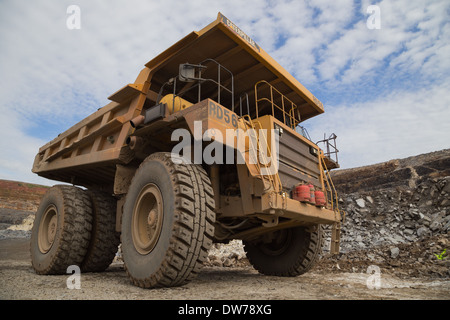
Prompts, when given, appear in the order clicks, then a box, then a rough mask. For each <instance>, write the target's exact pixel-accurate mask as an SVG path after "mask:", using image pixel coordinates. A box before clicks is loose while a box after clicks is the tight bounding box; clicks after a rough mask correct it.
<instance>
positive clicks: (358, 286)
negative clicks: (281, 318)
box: [0, 239, 450, 300]
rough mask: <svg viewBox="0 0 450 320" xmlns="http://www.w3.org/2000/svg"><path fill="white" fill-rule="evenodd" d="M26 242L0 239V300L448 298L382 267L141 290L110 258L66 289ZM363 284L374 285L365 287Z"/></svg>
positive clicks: (218, 272) (222, 278) (224, 270)
mask: <svg viewBox="0 0 450 320" xmlns="http://www.w3.org/2000/svg"><path fill="white" fill-rule="evenodd" d="M28 247H29V240H28V239H2V240H0V299H38V300H40V299H56V300H68V299H83V300H84V299H107V300H108V299H117V300H119V299H178V300H190V299H207V300H210V299H214V300H217V299H243V300H253V299H260V300H285V299H288V300H305V299H327V300H333V299H408V300H410V299H425V300H430V299H445V300H449V299H450V280H449V279H435V280H432V279H429V278H428V279H420V278H410V279H400V278H397V277H396V276H395V275H392V274H387V273H386V274H385V273H383V269H381V270H380V274H379V280H380V281H379V282H376V281H374V280H376V278H374V277H376V276H377V275H376V274H372V275H370V274H367V273H349V272H341V273H328V272H324V271H323V270H321V269H320V268H319V270H316V271H314V270H313V271H312V272H310V273H308V274H305V275H302V276H299V277H295V278H280V277H269V276H263V275H260V274H258V273H257V272H256V271H255V270H254V269H253V268H252V267H238V268H230V267H205V268H204V269H203V271H202V273H201V274H200V275H199V277H198V278H197V279H196V280H194V281H193V282H191V283H189V284H187V285H185V286H182V287H176V288H163V289H154V290H144V289H141V288H138V287H135V286H133V285H132V284H131V283H130V281H129V279H128V277H127V275H126V273H125V271H124V269H123V265H122V264H121V263H114V264H112V265H111V266H110V267H109V268H108V269H107V270H106V272H103V273H87V274H81V276H80V289H69V288H68V286H67V280H68V279H69V278H70V277H71V274H67V275H60V276H39V275H36V274H35V273H34V271H33V269H32V267H31V263H30V259H29V253H28ZM370 277H372V278H370ZM368 280H369V281H368ZM73 283H75V282H72V284H73ZM368 283H369V287H370V286H372V287H373V286H375V287H377V286H378V287H379V289H370V288H369V287H368ZM69 286H70V284H69Z"/></svg>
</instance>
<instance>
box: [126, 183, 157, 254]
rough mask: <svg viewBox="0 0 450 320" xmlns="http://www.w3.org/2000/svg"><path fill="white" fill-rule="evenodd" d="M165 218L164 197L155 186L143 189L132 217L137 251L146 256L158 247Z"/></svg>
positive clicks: (134, 242) (150, 185) (148, 185)
mask: <svg viewBox="0 0 450 320" xmlns="http://www.w3.org/2000/svg"><path fill="white" fill-rule="evenodd" d="M163 218H164V211H163V201H162V195H161V191H160V190H159V188H158V187H157V186H156V185H154V184H152V183H151V184H147V185H146V186H145V187H144V188H142V190H141V192H140V193H139V196H138V198H137V200H136V204H135V206H134V209H133V217H132V221H131V224H132V232H131V233H132V238H133V244H134V247H135V248H136V250H137V251H138V252H139V253H140V254H142V255H146V254H148V253H150V252H151V251H152V250H153V248H154V247H155V246H156V244H157V243H158V240H159V235H160V234H161V228H162V223H163Z"/></svg>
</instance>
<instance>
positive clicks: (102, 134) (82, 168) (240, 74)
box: [32, 13, 324, 187]
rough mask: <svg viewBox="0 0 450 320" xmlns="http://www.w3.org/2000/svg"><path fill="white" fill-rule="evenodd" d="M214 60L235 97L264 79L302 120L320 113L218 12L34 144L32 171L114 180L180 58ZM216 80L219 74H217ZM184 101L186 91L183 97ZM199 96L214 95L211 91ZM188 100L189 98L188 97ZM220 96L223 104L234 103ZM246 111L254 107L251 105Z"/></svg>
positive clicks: (68, 178) (83, 180) (94, 181)
mask: <svg viewBox="0 0 450 320" xmlns="http://www.w3.org/2000/svg"><path fill="white" fill-rule="evenodd" d="M205 59H214V60H215V61H217V62H219V63H220V64H221V65H223V66H225V67H226V68H227V69H228V70H229V71H230V72H231V73H233V75H234V91H235V92H236V93H237V94H236V95H235V98H234V99H239V96H240V95H241V94H244V93H245V94H247V96H249V98H250V100H252V101H253V100H254V98H255V97H254V95H255V90H253V88H254V85H255V83H256V82H257V81H259V80H261V79H264V80H265V81H267V82H268V83H269V84H270V85H271V86H273V87H275V88H276V89H277V90H278V91H279V92H280V93H281V94H283V95H284V96H286V97H288V98H289V100H290V101H292V102H293V103H295V104H296V106H298V109H299V110H300V114H301V121H304V120H306V119H308V118H311V117H314V116H316V115H318V114H320V113H323V111H324V110H323V106H322V103H321V102H320V101H319V100H318V99H317V98H316V97H314V95H313V94H311V93H310V92H309V91H308V90H307V89H306V88H305V87H304V86H303V85H302V84H300V83H299V82H298V81H297V80H296V79H295V78H294V77H293V76H292V75H290V74H289V73H288V72H287V71H286V70H285V69H283V68H282V67H281V66H280V65H279V64H278V63H277V62H276V61H275V60H274V59H273V58H271V57H270V56H269V55H268V54H267V53H266V52H265V51H264V50H263V49H262V48H261V47H260V46H259V45H258V44H257V43H256V42H255V41H254V40H252V39H251V38H250V37H249V36H247V35H246V34H245V33H243V32H242V31H241V30H240V29H239V28H238V27H236V26H235V25H234V24H233V23H232V22H231V21H230V20H228V19H227V18H226V17H225V16H223V15H222V14H221V13H219V14H218V17H217V19H216V20H215V21H214V22H212V23H211V24H209V25H208V26H207V27H205V28H204V29H202V30H200V31H198V32H192V33H190V34H188V35H187V36H186V37H184V38H183V39H181V40H180V41H178V42H177V43H175V44H174V45H172V46H171V47H170V48H168V49H167V50H165V51H164V52H162V53H161V54H159V55H158V56H157V57H155V58H154V59H152V60H150V61H149V62H148V63H147V64H145V68H144V69H142V71H141V72H140V74H139V75H138V77H137V79H136V80H135V82H134V83H133V84H128V85H126V86H124V87H123V88H121V89H120V90H118V91H117V92H115V93H114V94H112V95H111V96H110V97H109V99H110V100H111V101H112V102H111V103H109V104H108V105H106V106H104V107H103V108H101V109H99V110H98V111H96V112H94V113H93V114H91V115H90V116H88V117H87V118H85V119H84V120H82V121H81V122H79V123H77V124H76V125H74V126H73V127H71V128H70V129H68V130H67V131H65V132H63V133H61V134H60V135H58V137H56V138H55V139H53V140H52V141H50V142H49V143H47V144H45V145H44V146H42V147H41V148H40V149H39V152H38V154H37V155H36V158H35V161H34V165H33V169H32V171H33V172H35V173H37V174H38V175H40V176H42V177H46V178H49V179H53V180H59V181H63V182H68V183H73V184H78V185H83V186H86V187H92V186H95V187H98V186H102V185H108V184H109V185H111V184H112V182H114V178H115V171H116V166H117V165H120V164H128V163H130V162H131V161H133V152H132V151H131V150H130V148H129V147H128V145H127V144H126V139H127V137H129V135H130V134H132V133H133V130H134V128H133V127H132V126H131V124H130V120H132V119H133V118H135V117H136V116H139V115H140V114H142V113H143V111H145V110H146V109H148V108H150V107H152V106H154V105H155V103H156V102H157V100H158V92H159V91H160V89H161V87H162V86H163V84H164V82H166V81H167V79H168V78H170V77H176V76H177V75H178V72H179V65H180V64H181V63H185V62H189V63H200V62H202V61H204V60H205ZM219 79H220V77H219ZM186 98H187V99H188V100H189V94H187V97H186ZM204 98H212V99H214V98H217V97H215V96H214V92H213V91H211V93H209V94H208V93H205V97H204ZM192 99H193V97H192ZM227 99H228V100H230V99H231V98H229V97H222V102H221V104H222V105H224V106H227V105H231V104H232V103H235V104H237V102H238V101H227ZM250 108H251V110H252V111H251V112H252V113H253V114H251V116H254V113H255V110H257V108H256V107H255V106H254V105H251V106H250Z"/></svg>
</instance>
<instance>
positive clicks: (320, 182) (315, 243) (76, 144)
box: [31, 13, 342, 288]
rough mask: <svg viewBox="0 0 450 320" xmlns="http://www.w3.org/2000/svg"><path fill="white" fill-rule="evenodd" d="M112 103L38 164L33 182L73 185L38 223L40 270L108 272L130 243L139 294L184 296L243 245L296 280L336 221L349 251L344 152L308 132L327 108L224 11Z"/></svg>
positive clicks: (258, 263)
mask: <svg viewBox="0 0 450 320" xmlns="http://www.w3.org/2000/svg"><path fill="white" fill-rule="evenodd" d="M109 99H110V100H111V101H112V102H111V103H109V104H107V105H106V106H104V107H103V108H101V109H99V110H98V111H96V112H95V113H93V114H92V115H90V116H89V117H87V118H86V119H84V120H82V121H81V122H79V123H78V124H76V125H74V126H73V127H71V128H70V129H68V130H67V131H65V132H63V133H61V134H60V135H59V136H58V137H57V138H55V139H54V140H52V141H50V142H49V143H47V144H46V145H44V146H43V147H41V148H40V149H39V153H38V154H37V156H36V158H35V161H34V165H33V172H35V173H37V174H38V175H40V176H42V177H46V178H49V179H53V180H58V181H63V182H66V183H69V184H71V185H56V186H54V187H52V188H51V189H50V190H49V191H48V193H47V194H46V195H45V196H44V197H43V199H42V202H41V205H40V207H39V210H38V211H37V213H36V219H35V223H34V227H33V231H32V238H31V256H32V265H33V267H34V269H35V271H36V272H37V273H39V274H61V273H66V271H67V268H68V266H70V265H77V266H79V267H80V269H81V272H89V271H103V270H105V269H106V268H107V267H108V265H109V264H110V263H111V261H112V260H113V258H114V256H115V253H116V252H117V246H118V245H119V243H121V250H122V256H123V260H124V263H125V269H126V272H127V274H128V275H129V277H130V278H131V280H132V282H133V283H134V284H135V285H138V286H140V287H145V288H150V287H161V286H175V285H181V284H184V283H186V282H188V281H189V280H191V279H193V278H194V277H195V276H196V275H197V274H198V272H199V270H200V268H201V266H202V264H203V262H204V261H205V260H206V259H207V255H208V249H209V248H210V246H211V245H212V243H213V242H227V241H229V240H231V239H242V240H243V243H244V246H245V251H246V254H247V257H248V259H249V261H250V262H251V263H252V265H253V266H254V267H255V268H256V269H257V270H258V271H259V272H261V273H263V274H267V275H277V276H296V275H299V274H302V273H304V272H306V271H308V270H309V269H311V267H312V266H313V265H314V264H315V263H316V262H317V260H318V256H319V253H320V252H321V249H322V243H323V225H331V226H332V228H331V230H332V236H331V251H332V252H334V253H335V252H338V250H339V234H340V233H339V231H340V222H341V218H342V213H341V212H340V211H339V209H338V207H337V201H336V199H337V195H336V192H335V190H334V187H333V185H332V182H331V179H330V177H329V171H328V170H329V169H332V168H336V167H338V164H337V158H336V160H334V156H332V155H331V154H332V153H333V152H337V150H334V149H333V150H334V151H328V154H324V152H323V151H322V149H320V148H319V147H318V146H317V144H315V143H313V142H311V141H310V139H309V138H308V137H307V135H305V134H304V131H303V130H302V127H301V126H300V123H301V122H302V121H304V120H306V119H308V118H311V117H314V116H316V115H318V114H320V113H322V112H323V111H324V110H323V106H322V103H320V101H319V100H318V99H317V98H315V97H314V96H313V95H312V94H311V93H310V92H309V91H308V90H307V89H306V88H305V87H303V86H302V85H301V84H300V83H299V82H298V81H297V80H296V79H294V78H293V77H292V76H291V75H290V74H289V73H288V72H286V71H285V70H284V69H283V68H282V67H281V66H280V65H279V64H278V63H277V62H275V61H274V60H273V59H272V58H271V57H270V56H269V55H268V54H267V53H266V52H265V51H264V50H263V49H261V48H260V46H259V45H258V44H257V43H256V42H255V41H253V40H252V39H251V38H250V37H249V36H247V35H246V34H245V33H244V32H242V30H241V29H239V28H238V27H237V26H236V25H235V24H233V23H232V22H231V21H230V20H228V19H227V18H226V17H224V16H223V15H222V14H221V13H219V14H218V18H217V20H215V21H214V22H212V23H211V24H209V25H208V26H206V27H205V28H204V29H202V30H201V31H198V32H192V33H190V34H188V35H187V36H186V37H184V38H183V39H181V40H180V41H178V42H177V43H175V44H174V45H172V46H171V47H170V48H168V49H167V50H166V51H164V52H163V53H161V54H160V55H158V56H157V57H155V58H154V59H153V60H151V61H149V62H148V63H147V64H146V65H145V68H144V69H142V71H141V72H140V74H139V75H138V77H137V78H136V81H135V82H134V83H132V84H128V85H126V86H124V87H123V88H122V89H120V90H119V91H117V92H116V93H114V94H112V95H111V96H110V97H109ZM324 142H325V143H326V145H327V147H329V146H330V145H331V144H330V143H329V140H328V139H326V140H325V141H324ZM324 149H325V148H324ZM332 158H333V159H332ZM78 186H82V187H83V188H80V187H78Z"/></svg>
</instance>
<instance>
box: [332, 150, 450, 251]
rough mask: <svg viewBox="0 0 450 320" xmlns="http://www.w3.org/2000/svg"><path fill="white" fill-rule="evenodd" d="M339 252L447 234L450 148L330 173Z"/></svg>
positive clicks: (448, 226) (449, 206) (449, 217)
mask: <svg viewBox="0 0 450 320" xmlns="http://www.w3.org/2000/svg"><path fill="white" fill-rule="evenodd" d="M333 181H334V183H335V186H336V189H337V191H338V193H339V196H340V198H339V206H340V208H342V209H344V210H345V211H346V216H345V221H344V223H343V226H342V234H341V249H342V251H343V252H348V251H351V250H357V249H364V248H368V247H372V246H377V245H385V244H400V243H412V242H415V241H418V240H419V239H423V238H425V237H430V236H434V235H438V234H448V233H449V231H450V149H446V150H442V151H439V152H433V153H429V154H424V155H420V156H416V157H410V158H406V159H400V160H392V161H389V162H385V163H381V164H377V165H373V166H367V167H361V168H354V169H349V170H340V171H336V172H334V173H333Z"/></svg>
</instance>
